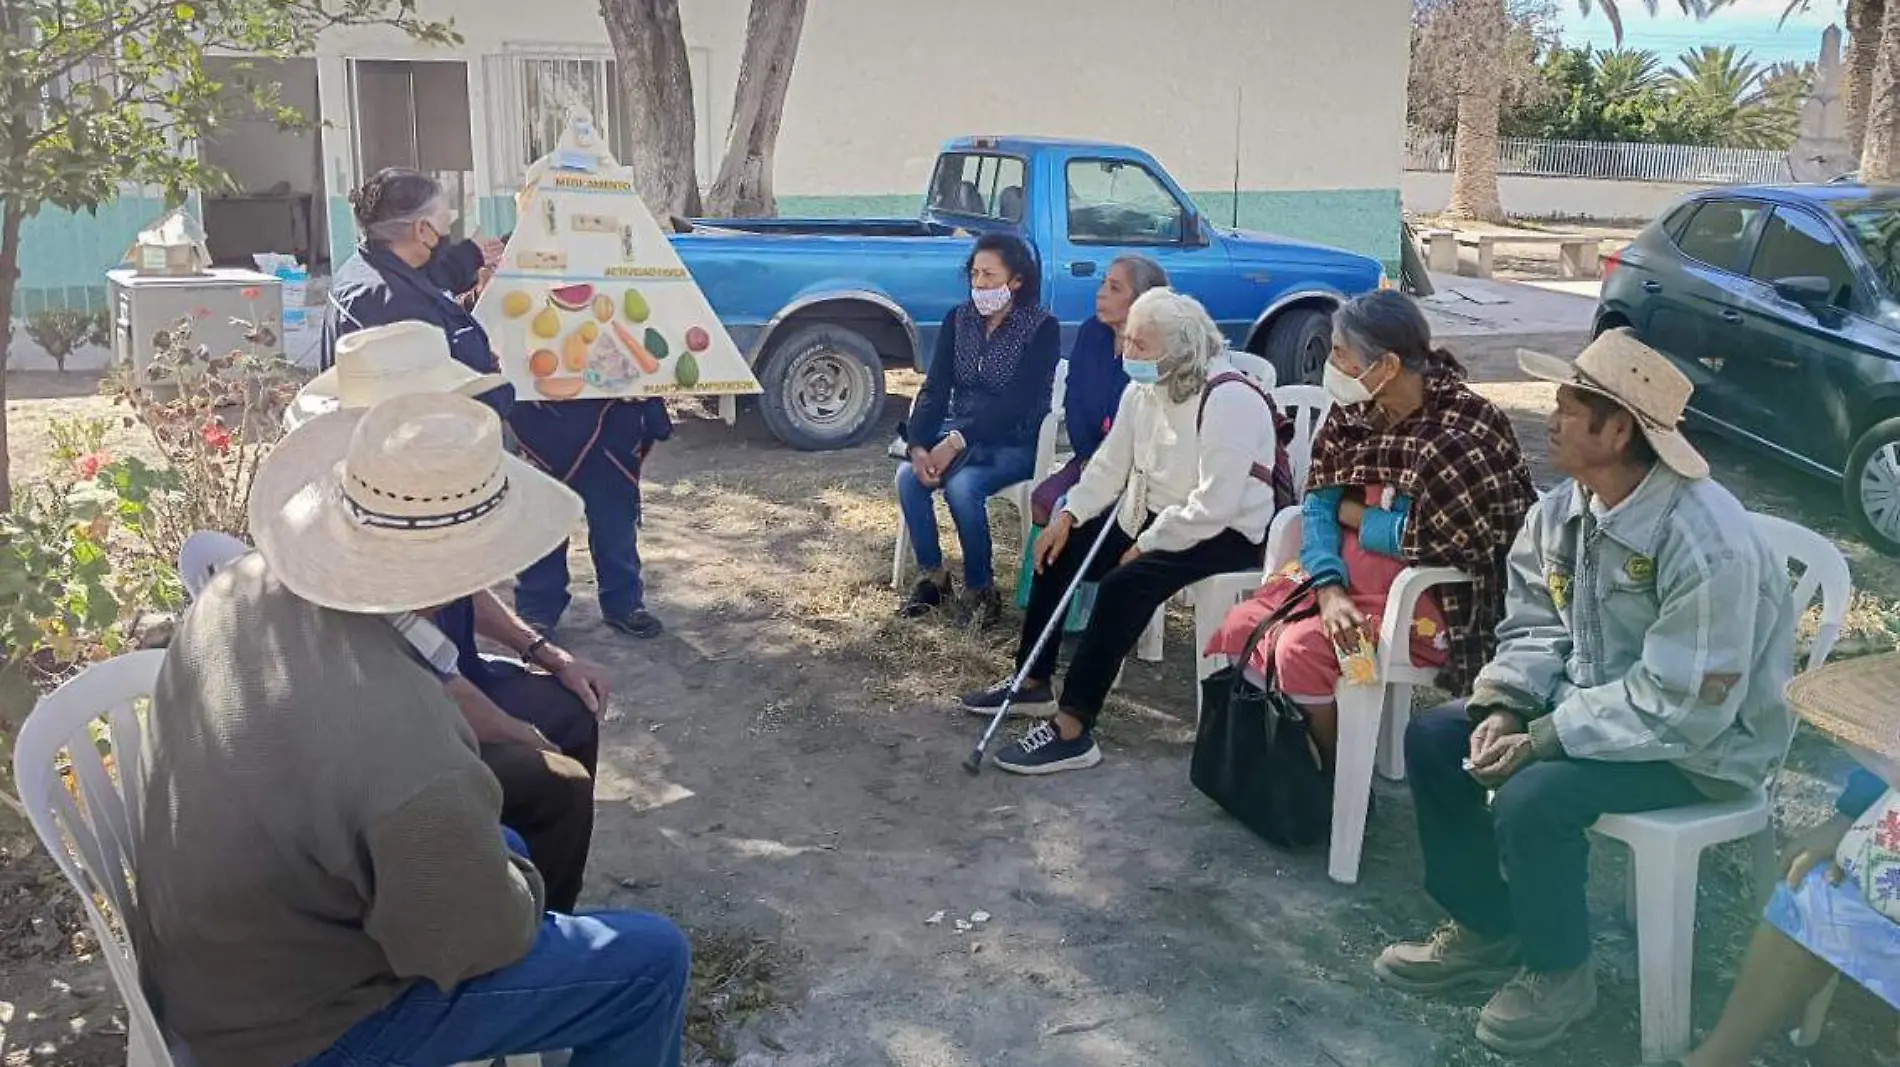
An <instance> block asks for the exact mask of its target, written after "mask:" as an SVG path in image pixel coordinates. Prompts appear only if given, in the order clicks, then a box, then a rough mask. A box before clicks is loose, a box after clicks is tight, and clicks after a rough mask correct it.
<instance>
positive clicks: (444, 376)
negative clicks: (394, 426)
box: [284, 320, 508, 430]
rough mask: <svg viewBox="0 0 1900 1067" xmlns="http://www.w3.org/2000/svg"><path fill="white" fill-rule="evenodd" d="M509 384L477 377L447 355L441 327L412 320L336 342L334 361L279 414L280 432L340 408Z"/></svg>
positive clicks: (494, 376) (475, 392)
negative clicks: (416, 395)
mask: <svg viewBox="0 0 1900 1067" xmlns="http://www.w3.org/2000/svg"><path fill="white" fill-rule="evenodd" d="M506 384H508V379H506V378H504V377H502V376H501V375H499V374H481V373H479V372H477V371H475V370H472V369H470V368H469V367H468V366H466V365H464V364H462V363H460V362H457V361H456V359H455V357H454V356H452V355H450V354H449V341H448V338H447V337H446V336H445V335H444V334H443V333H442V328H441V327H440V326H436V325H435V324H433V323H428V322H421V321H417V320H406V321H403V322H392V323H390V324H388V325H386V326H371V327H369V328H367V329H362V330H357V331H356V332H355V333H350V334H345V335H344V336H342V337H340V338H338V339H337V342H336V362H335V363H334V364H332V365H331V366H330V368H329V369H328V370H325V371H324V372H323V373H321V374H319V375H317V376H316V377H315V378H312V379H310V381H308V382H306V383H305V384H304V387H303V388H302V389H299V390H298V391H297V395H296V397H295V398H294V399H292V400H291V402H290V406H289V407H288V408H286V409H285V410H284V428H285V429H287V430H294V429H296V428H297V427H299V426H302V425H303V424H304V423H306V422H309V421H310V420H312V419H314V418H317V417H318V416H320V415H327V414H329V413H330V412H332V411H336V410H338V409H339V408H342V409H349V408H366V407H371V406H373V405H375V404H380V403H382V402H383V401H385V400H388V399H389V398H390V397H392V396H404V395H406V394H409V393H455V394H457V395H459V396H479V395H481V394H482V393H486V392H488V391H489V390H490V389H498V388H500V387H502V386H504V385H506Z"/></svg>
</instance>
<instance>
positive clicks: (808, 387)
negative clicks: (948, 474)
mask: <svg viewBox="0 0 1900 1067" xmlns="http://www.w3.org/2000/svg"><path fill="white" fill-rule="evenodd" d="M759 384H760V385H761V386H762V387H764V389H765V394H764V395H763V396H762V397H760V403H759V410H760V412H761V413H762V414H764V416H765V424H766V426H767V427H769V428H770V429H771V431H772V434H773V436H775V437H777V438H778V439H779V440H781V441H783V442H785V443H786V444H788V445H791V446H792V447H793V448H797V449H802V450H804V451H807V452H829V451H832V450H833V449H839V448H850V447H851V446H852V445H856V444H859V443H861V442H863V441H864V439H865V438H866V437H868V436H870V434H871V431H872V430H874V429H876V427H877V421H878V417H879V416H880V415H882V414H883V413H884V363H883V361H882V360H880V359H879V358H878V354H877V347H876V346H874V345H873V344H871V342H870V341H869V340H867V339H866V338H865V336H864V335H863V334H861V333H859V332H858V331H856V330H853V329H851V328H849V327H846V326H837V325H833V324H831V323H822V322H820V323H812V324H811V325H808V326H801V327H798V328H796V329H794V330H792V331H791V332H790V333H788V334H787V335H786V336H785V337H784V339H782V340H779V341H776V342H774V343H773V345H772V350H771V351H770V352H768V353H766V356H765V360H764V363H763V364H762V369H761V370H760V372H759Z"/></svg>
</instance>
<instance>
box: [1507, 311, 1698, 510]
mask: <svg viewBox="0 0 1900 1067" xmlns="http://www.w3.org/2000/svg"><path fill="white" fill-rule="evenodd" d="M1517 365H1518V366H1519V367H1521V368H1523V370H1524V373H1526V374H1528V375H1530V376H1531V377H1533V378H1541V379H1543V380H1544V381H1547V382H1556V383H1557V384H1558V385H1568V386H1570V387H1572V388H1574V389H1583V390H1586V391H1588V392H1592V393H1596V394H1598V395H1599V396H1606V397H1609V398H1610V399H1611V400H1614V401H1616V403H1617V404H1618V405H1619V406H1621V407H1622V408H1623V409H1624V410H1625V411H1628V412H1629V413H1630V414H1631V415H1633V416H1635V418H1636V427H1637V429H1639V430H1641V431H1642V432H1643V436H1644V437H1647V438H1648V439H1649V444H1650V446H1651V447H1652V448H1654V449H1655V450H1656V458H1658V459H1660V460H1662V462H1663V465H1664V466H1667V467H1668V468H1669V469H1670V470H1672V471H1675V472H1676V473H1677V474H1680V475H1682V476H1683V477H1684V478H1707V477H1708V476H1709V461H1708V460H1706V459H1704V458H1703V457H1702V453H1700V452H1698V451H1696V448H1695V446H1694V445H1692V444H1690V443H1689V439H1688V438H1687V437H1684V436H1683V435H1682V430H1681V429H1680V426H1681V423H1682V413H1683V411H1684V410H1685V409H1686V408H1687V407H1688V406H1689V397H1690V395H1691V394H1693V393H1694V392H1695V383H1694V382H1691V381H1690V380H1689V376H1688V375H1686V374H1684V373H1682V372H1681V371H1680V370H1677V369H1676V367H1675V365H1674V364H1672V363H1670V362H1669V357H1667V356H1665V355H1663V354H1662V353H1661V352H1658V351H1656V350H1655V349H1653V348H1651V347H1649V346H1648V345H1646V344H1644V343H1643V342H1641V341H1639V340H1637V339H1636V334H1635V333H1634V332H1633V331H1631V330H1629V329H1615V330H1605V331H1604V332H1603V333H1601V334H1599V335H1598V336H1597V339H1596V340H1594V341H1591V342H1590V344H1589V346H1588V347H1587V348H1585V349H1584V350H1583V353H1582V354H1581V355H1579V356H1578V357H1577V359H1576V361H1575V362H1571V361H1570V360H1565V359H1558V358H1557V357H1556V356H1549V355H1545V354H1544V353H1542V352H1533V351H1530V350H1529V349H1522V348H1520V349H1518V352H1517Z"/></svg>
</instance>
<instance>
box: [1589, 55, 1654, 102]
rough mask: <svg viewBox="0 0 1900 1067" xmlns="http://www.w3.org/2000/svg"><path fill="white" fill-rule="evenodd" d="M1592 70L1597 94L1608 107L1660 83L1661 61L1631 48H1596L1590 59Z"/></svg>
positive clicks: (1636, 95)
mask: <svg viewBox="0 0 1900 1067" xmlns="http://www.w3.org/2000/svg"><path fill="white" fill-rule="evenodd" d="M1590 63H1591V65H1592V66H1594V67H1595V68H1596V77H1597V90H1598V91H1599V92H1601V93H1602V94H1603V98H1604V99H1605V100H1607V101H1609V102H1610V103H1616V102H1618V101H1621V100H1629V99H1632V98H1634V97H1638V96H1641V95H1642V94H1644V93H1646V92H1648V91H1650V90H1651V89H1654V88H1656V87H1657V86H1659V85H1661V84H1662V82H1663V71H1662V59H1661V57H1659V56H1658V55H1656V53H1654V52H1646V51H1643V50H1641V49H1635V48H1599V49H1597V51H1596V53H1595V54H1594V55H1592V56H1591V57H1590Z"/></svg>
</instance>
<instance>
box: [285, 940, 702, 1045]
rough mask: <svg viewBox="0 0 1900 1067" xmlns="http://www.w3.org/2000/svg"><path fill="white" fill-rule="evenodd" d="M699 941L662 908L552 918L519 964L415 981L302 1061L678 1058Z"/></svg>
mask: <svg viewBox="0 0 1900 1067" xmlns="http://www.w3.org/2000/svg"><path fill="white" fill-rule="evenodd" d="M690 956H691V950H690V948H689V946H688V945H687V943H686V936H685V935H684V934H682V933H680V930H679V928H678V927H676V926H674V925H673V924H672V923H670V922H668V921H666V920H665V919H662V918H660V917H659V916H657V915H648V914H646V913H644V912H637V911H603V912H595V913H594V914H591V915H553V914H550V915H548V916H546V917H545V918H544V919H543V920H542V923H541V936H540V937H539V938H538V939H537V940H536V941H535V943H534V947H533V948H532V949H530V950H529V951H528V954H527V955H526V956H525V957H523V958H522V959H521V960H520V961H519V962H517V963H514V964H511V965H509V966H507V967H503V968H502V969H501V970H499V971H494V972H492V973H490V974H485V975H482V976H481V977H479V978H471V979H469V980H468V981H466V982H463V983H461V984H460V985H458V986H456V987H454V988H453V989H448V990H443V989H438V988H436V986H435V984H434V983H432V982H427V981H424V982H418V983H417V984H415V985H414V986H411V987H410V988H409V990H408V992H406V993H404V994H403V995H402V996H400V997H398V998H396V1000H395V1002H394V1003H392V1004H390V1005H389V1006H388V1007H386V1008H384V1009H383V1010H382V1011H379V1012H377V1013H376V1014H375V1015H372V1016H370V1017H369V1018H367V1019H365V1020H363V1021H362V1022H360V1023H357V1024H356V1025H355V1026H354V1027H352V1028H350V1030H349V1032H348V1033H346V1034H344V1035H343V1036H342V1037H341V1038H340V1039H338V1041H337V1043H336V1044H334V1045H331V1046H330V1047H329V1048H328V1049H326V1050H324V1051H323V1052H322V1053H320V1054H318V1055H317V1056H316V1057H314V1058H312V1059H309V1060H306V1061H304V1063H303V1064H302V1067H385V1065H387V1067H453V1065H454V1064H458V1063H467V1062H470V1061H475V1060H479V1061H484V1062H486V1061H488V1060H492V1059H496V1058H498V1057H502V1056H513V1055H520V1054H524V1053H534V1052H552V1051H555V1050H557V1049H573V1050H574V1052H573V1058H572V1059H571V1060H569V1061H568V1062H569V1064H570V1067H678V1064H679V1062H680V1042H681V1041H682V1040H683V1037H684V1031H685V1025H686V983H687V979H688V977H689V975H690V972H691V969H692V967H691V962H690Z"/></svg>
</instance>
